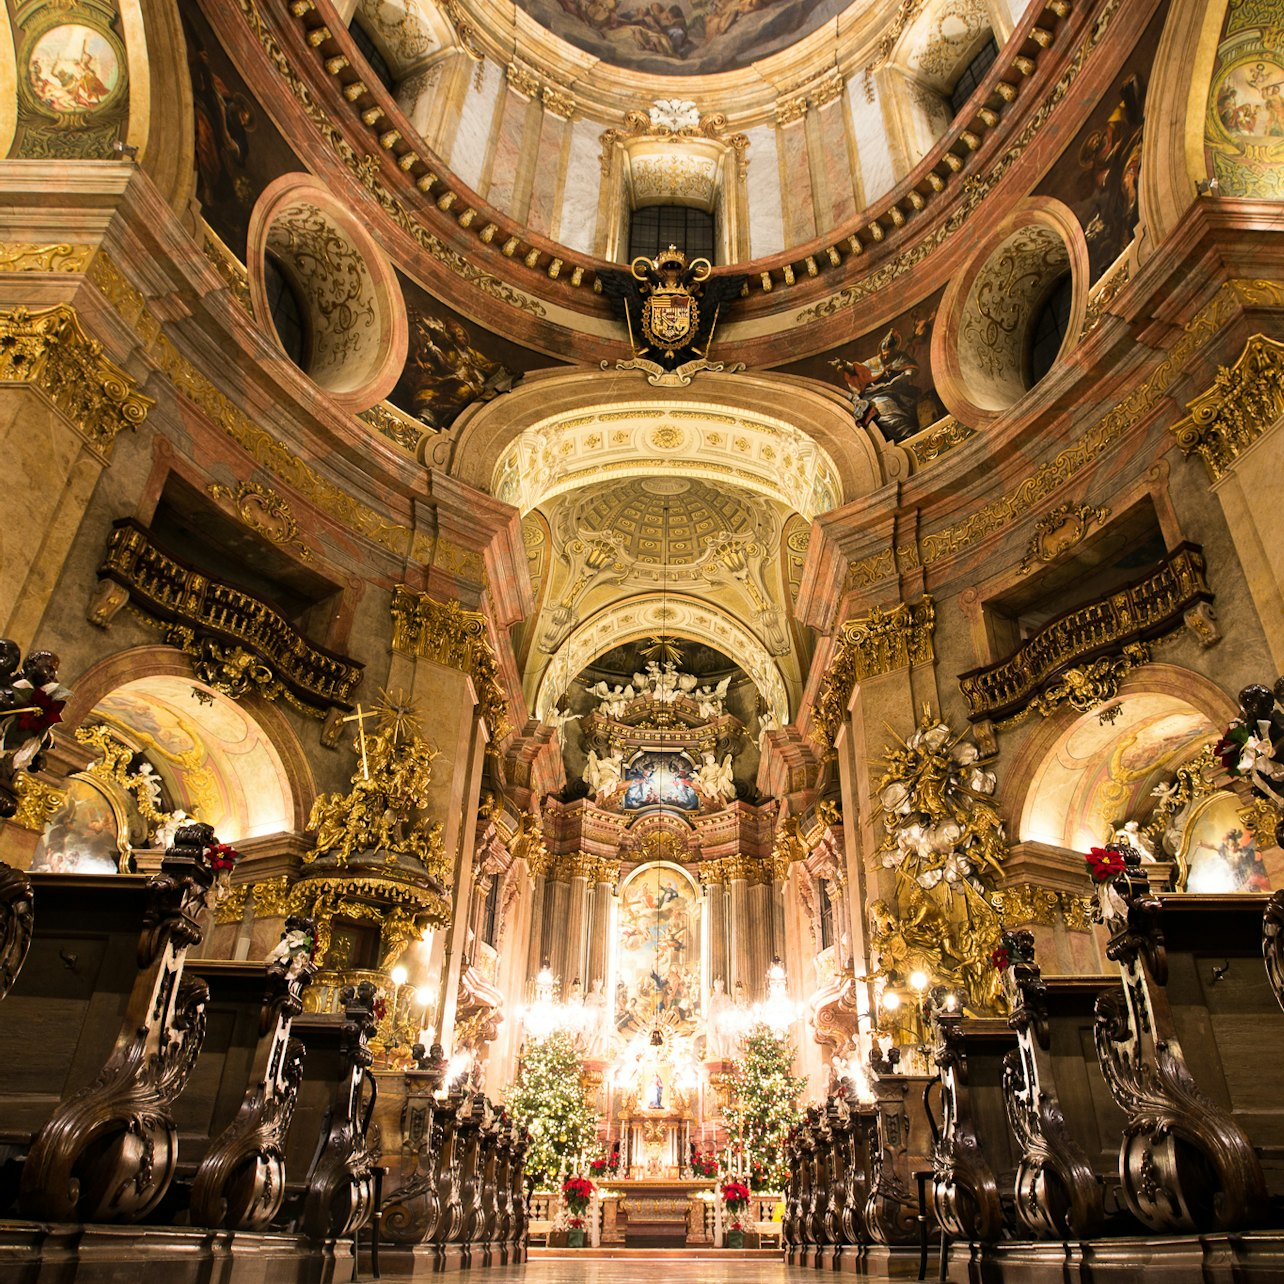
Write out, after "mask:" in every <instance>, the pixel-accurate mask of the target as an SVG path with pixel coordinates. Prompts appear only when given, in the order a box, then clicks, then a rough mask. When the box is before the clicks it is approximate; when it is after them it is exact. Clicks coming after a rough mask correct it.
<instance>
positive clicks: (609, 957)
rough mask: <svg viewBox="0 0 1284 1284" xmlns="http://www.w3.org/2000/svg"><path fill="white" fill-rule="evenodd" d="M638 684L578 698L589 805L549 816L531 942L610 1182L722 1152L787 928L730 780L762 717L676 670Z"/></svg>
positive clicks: (636, 677)
mask: <svg viewBox="0 0 1284 1284" xmlns="http://www.w3.org/2000/svg"><path fill="white" fill-rule="evenodd" d="M718 660H720V661H721V662H722V664H723V666H724V667H726V668H727V669H728V671H729V672H732V673H738V670H735V667H734V665H733V664H732V663H731V662H730V661H726V660H725V658H724V657H718ZM713 676H714V677H715V678H716V672H715V674H714V675H713ZM632 679H633V680H632V681H631V682H629V683H628V684H627V685H625V684H617V685H616V686H615V688H614V689H612V687H611V685H610V684H609V683H608V682H607V681H606V680H603V681H601V682H599V683H598V684H596V685H595V686H593V687H591V688H588V689H587V690H586V691H585V692H583V693H577V694H578V695H579V697H580V699H581V700H584V699H585V698H586V697H587V707H586V709H585V712H583V713H582V714H580V715H579V717H578V722H579V727H578V729H577V733H576V734H577V736H578V752H579V755H580V757H581V758H582V761H583V763H584V767H583V780H584V786H585V788H584V790H583V791H582V792H584V793H586V794H587V796H586V797H578V798H574V799H573V800H571V801H559V800H558V799H556V798H554V799H551V800H550V801H549V803H548V804H547V806H546V810H545V815H544V836H545V840H546V842H547V845H548V848H549V853H548V865H547V867H546V869H545V871H544V872H543V876H541V877H538V878H537V879H536V886H535V897H536V906H537V913H539V914H540V915H541V916H542V920H543V921H542V928H543V931H542V933H536V934H534V935H537V936H539V937H540V940H541V944H542V954H543V956H544V958H546V959H547V960H548V965H549V969H550V971H551V972H552V973H553V974H560V976H561V977H562V978H563V982H564V984H563V986H562V997H563V1000H564V1006H566V1007H568V1008H569V1009H570V1010H571V1011H572V1012H573V1013H576V1014H578V1015H577V1016H576V1017H575V1022H574V1023H575V1024H576V1025H577V1027H578V1031H579V1038H580V1042H581V1045H582V1047H583V1048H584V1051H585V1054H586V1060H585V1066H586V1071H587V1072H588V1077H589V1079H590V1081H592V1082H595V1083H599V1084H600V1088H599V1093H598V1106H599V1109H600V1110H601V1112H602V1119H603V1124H602V1133H601V1138H602V1140H603V1142H604V1143H606V1145H607V1146H608V1147H610V1148H612V1149H614V1148H615V1146H616V1145H617V1143H618V1153H619V1157H620V1160H619V1162H620V1166H619V1176H620V1177H621V1178H623V1179H626V1180H635V1181H636V1180H650V1181H655V1180H670V1181H672V1180H677V1179H680V1178H683V1177H685V1176H687V1175H688V1174H689V1172H690V1169H689V1164H690V1158H691V1153H692V1150H693V1149H698V1150H702V1151H708V1150H713V1149H718V1148H720V1146H721V1145H722V1143H723V1133H722V1131H721V1120H720V1115H721V1109H720V1104H719V1094H718V1089H719V1086H720V1083H721V1081H722V1076H723V1071H724V1068H725V1067H724V1061H725V1059H726V1057H727V1056H728V1055H729V1054H730V1052H731V1050H732V1046H733V1045H734V1042H735V1038H736V1033H735V1029H734V1025H735V1018H736V1015H737V1012H738V1011H743V1009H745V1008H747V1006H748V1005H749V1003H751V1002H752V1001H753V1000H754V999H757V998H759V997H761V996H760V985H761V979H762V978H763V977H764V975H765V973H766V970H767V963H768V961H769V959H770V958H771V957H772V955H773V953H774V952H775V950H776V948H778V946H779V942H780V940H781V938H782V937H783V929H782V925H781V924H780V923H779V922H778V918H779V912H778V907H777V906H776V905H775V904H773V900H772V895H771V893H772V879H773V869H774V862H775V859H776V857H775V856H774V854H773V850H772V842H771V835H772V814H771V813H772V808H771V807H770V805H766V806H764V805H759V804H757V803H755V802H754V801H751V800H750V798H749V797H746V796H745V795H746V794H748V793H749V792H750V791H747V790H745V789H744V788H743V787H742V788H741V789H740V790H739V791H737V787H736V783H735V782H736V780H737V779H743V778H744V776H746V775H751V773H752V768H753V766H754V765H755V763H756V758H757V743H756V739H755V738H754V737H753V736H752V735H751V734H750V729H751V728H752V729H754V730H756V727H754V725H753V724H755V723H756V722H757V720H758V719H757V715H756V712H754V711H753V709H752V708H750V709H749V710H747V711H746V710H744V709H741V712H742V713H744V715H745V716H744V718H743V719H742V718H741V717H738V716H736V714H734V713H733V712H731V709H730V708H729V706H730V705H731V704H732V703H733V702H734V701H735V700H736V699H737V691H736V688H735V687H733V686H732V684H731V681H730V680H722V681H718V682H716V683H715V682H714V681H713V680H712V679H711V678H710V677H709V675H708V671H707V670H706V672H705V673H704V674H693V673H686V672H683V671H682V670H680V669H679V668H678V666H677V665H676V664H675V663H674V662H673V661H671V660H669V661H666V662H664V663H663V664H661V663H659V662H657V661H652V662H650V663H649V664H647V666H646V671H645V672H636V673H634V674H633V675H632ZM573 700H574V697H573ZM572 707H574V704H573V705H572ZM570 720H571V719H570V718H569V716H568V718H567V721H570ZM746 722H748V723H749V726H748V727H747V726H746ZM576 748H577V746H576V744H575V742H574V740H572V741H571V742H570V744H569V745H568V757H569V756H571V752H572V751H574V750H575V749H576ZM738 792H739V795H740V796H738ZM562 878H568V885H566V886H564V885H563V884H562V882H561V879H562ZM568 981H569V984H567V982H568ZM585 983H586V984H587V989H586V988H585Z"/></svg>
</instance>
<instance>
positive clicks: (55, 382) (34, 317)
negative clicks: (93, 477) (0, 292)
mask: <svg viewBox="0 0 1284 1284" xmlns="http://www.w3.org/2000/svg"><path fill="white" fill-rule="evenodd" d="M0 382H3V383H18V384H29V385H31V386H32V387H34V388H38V389H39V390H40V391H41V392H42V393H44V395H45V396H46V397H48V398H49V400H50V401H51V402H52V403H53V405H54V406H55V407H56V408H57V409H58V410H59V411H60V412H61V413H62V414H63V415H65V416H66V417H67V419H68V420H70V421H71V422H72V423H74V424H75V425H76V427H77V428H79V429H80V431H81V432H82V433H84V435H85V437H86V439H87V440H88V441H89V442H90V444H91V445H93V446H94V447H96V448H97V449H99V450H101V451H104V452H106V451H109V450H110V449H111V446H112V443H113V442H114V441H115V440H116V435H117V434H118V433H119V432H120V431H121V430H122V429H125V428H136V427H137V426H138V425H139V424H141V423H142V422H143V420H144V419H146V418H147V412H148V411H149V410H150V409H151V408H152V406H153V405H155V404H156V403H155V401H154V400H153V399H152V398H151V397H145V396H143V394H142V393H140V392H139V391H138V383H137V380H135V379H134V378H133V376H132V375H129V374H126V372H125V371H124V370H122V369H121V368H120V367H119V366H118V365H116V364H115V362H113V361H112V360H110V358H108V357H107V356H106V355H105V354H104V353H103V346H102V344H101V343H99V342H98V341H97V340H96V339H91V338H90V337H89V336H88V335H87V334H86V333H85V331H84V329H83V328H82V327H81V324H80V318H79V316H78V315H77V313H76V309H75V308H73V307H71V306H70V305H69V304H66V303H60V304H58V305H57V306H56V307H52V308H45V309H43V310H41V311H36V312H32V311H29V310H28V309H27V308H21V307H20V308H9V309H4V310H0Z"/></svg>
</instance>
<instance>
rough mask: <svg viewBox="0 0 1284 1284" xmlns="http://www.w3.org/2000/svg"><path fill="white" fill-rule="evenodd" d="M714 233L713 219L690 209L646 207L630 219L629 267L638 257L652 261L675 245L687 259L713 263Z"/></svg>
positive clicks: (714, 258)
mask: <svg viewBox="0 0 1284 1284" xmlns="http://www.w3.org/2000/svg"><path fill="white" fill-rule="evenodd" d="M716 231H717V229H716V228H715V226H714V221H713V215H712V214H706V213H705V211H704V210H697V209H692V208H691V207H690V206H689V205H645V206H643V207H642V208H641V209H640V210H634V211H633V214H632V217H631V218H630V219H629V253H628V259H627V261H628V262H630V263H632V262H633V260H634V259H635V258H637V257H638V256H639V255H645V256H646V257H647V258H649V259H653V258H655V256H656V255H657V254H659V253H660V251H661V250H666V249H668V247H669V246H670V245H676V246H677V247H678V249H680V250H681V251H682V252H683V253H684V254H685V255H686V256H687V259H688V260H690V259H708V260H709V262H710V263H716V262H717V261H718V260H717V258H716V245H717V238H716Z"/></svg>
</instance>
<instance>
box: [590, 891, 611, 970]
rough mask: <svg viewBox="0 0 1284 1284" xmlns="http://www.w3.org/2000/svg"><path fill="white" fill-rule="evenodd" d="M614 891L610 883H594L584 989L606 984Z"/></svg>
mask: <svg viewBox="0 0 1284 1284" xmlns="http://www.w3.org/2000/svg"><path fill="white" fill-rule="evenodd" d="M613 897H614V889H613V888H612V886H611V884H610V883H602V882H598V883H594V884H593V887H592V891H591V898H590V912H589V923H588V933H587V937H588V940H587V949H586V952H585V964H584V989H585V992H587V991H589V990H590V989H592V986H593V982H594V981H598V980H600V981H601V982H602V984H603V985H605V984H606V973H607V967H608V965H609V963H610V952H611V941H610V932H611V901H612V899H613Z"/></svg>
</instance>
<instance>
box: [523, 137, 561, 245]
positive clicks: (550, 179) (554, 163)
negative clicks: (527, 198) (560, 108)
mask: <svg viewBox="0 0 1284 1284" xmlns="http://www.w3.org/2000/svg"><path fill="white" fill-rule="evenodd" d="M569 129H570V124H569V122H568V121H565V120H563V119H562V118H561V117H560V116H555V115H553V113H552V112H550V111H546V112H545V113H544V119H543V121H542V122H541V123H540V131H539V154H538V156H537V157H536V161H535V175H534V181H533V183H532V184H531V203H530V207H529V209H528V210H527V212H526V225H527V226H528V227H529V228H530V229H531V231H533V232H538V233H539V234H540V235H541V236H549V235H551V233H552V229H553V224H554V222H555V220H556V218H557V196H558V188H559V187H560V186H561V178H562V148H563V144H564V142H565V140H566V135H567V131H568V130H569Z"/></svg>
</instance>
